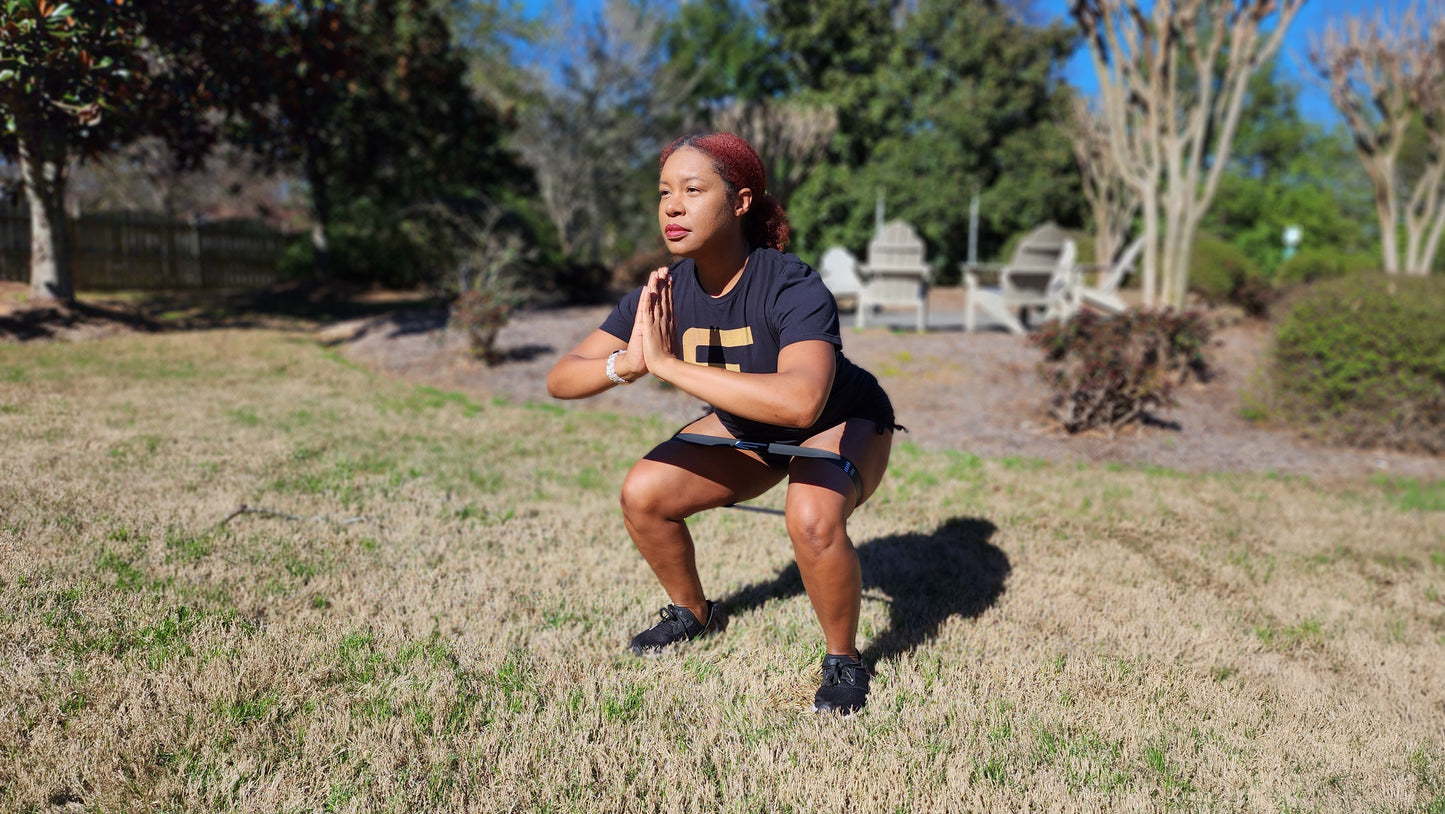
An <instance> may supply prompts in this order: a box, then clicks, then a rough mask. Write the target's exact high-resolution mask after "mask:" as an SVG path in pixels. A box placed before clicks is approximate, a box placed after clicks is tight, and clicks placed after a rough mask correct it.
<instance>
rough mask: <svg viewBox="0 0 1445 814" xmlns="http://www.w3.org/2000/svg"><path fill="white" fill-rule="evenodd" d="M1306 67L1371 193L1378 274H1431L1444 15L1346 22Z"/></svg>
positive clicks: (1439, 204) (1442, 195)
mask: <svg viewBox="0 0 1445 814" xmlns="http://www.w3.org/2000/svg"><path fill="white" fill-rule="evenodd" d="M1309 59H1310V63H1311V65H1313V67H1314V69H1315V70H1316V71H1317V72H1318V74H1319V75H1320V77H1321V78H1323V79H1324V80H1325V81H1326V82H1327V83H1328V84H1329V89H1330V100H1331V102H1333V104H1334V106H1335V108H1336V109H1338V110H1339V111H1340V113H1341V114H1343V116H1344V118H1345V122H1346V123H1347V124H1348V126H1349V129H1350V133H1351V135H1352V136H1353V137H1354V144H1355V151H1356V153H1357V154H1358V156H1359V160H1360V162H1361V164H1362V165H1363V166H1364V168H1365V172H1366V173H1367V174H1368V175H1369V178H1370V183H1371V186H1372V187H1373V188H1374V193H1375V211H1376V216H1377V218H1378V220H1379V224H1380V244H1381V251H1382V253H1383V262H1384V267H1385V271H1386V272H1387V273H1389V274H1398V273H1400V272H1402V271H1403V272H1404V273H1406V274H1414V275H1424V274H1428V273H1429V272H1430V268H1431V266H1432V264H1433V262H1434V258H1435V254H1436V252H1437V251H1438V250H1439V246H1440V238H1441V236H1442V233H1445V16H1442V15H1440V14H1439V13H1435V14H1432V15H1429V16H1422V15H1421V14H1420V13H1419V12H1418V11H1417V10H1415V9H1411V10H1409V11H1407V12H1405V13H1404V14H1402V15H1400V16H1399V17H1398V18H1397V19H1394V20H1391V21H1388V22H1387V21H1386V20H1385V18H1384V16H1383V15H1380V16H1377V17H1376V18H1375V19H1374V20H1371V21H1366V20H1363V19H1361V18H1358V17H1348V18H1346V19H1345V20H1344V21H1343V23H1342V24H1333V25H1331V26H1330V27H1329V28H1328V29H1326V32H1325V34H1324V35H1323V36H1322V37H1320V38H1318V39H1317V40H1316V41H1315V42H1314V43H1313V44H1312V46H1311V48H1310V52H1309ZM1412 141H1414V142H1416V144H1415V145H1413V146H1415V149H1414V150H1411V149H1409V147H1410V146H1412V144H1411V142H1412ZM1411 153H1413V155H1412V154H1411ZM1411 159H1413V160H1411ZM1402 229H1403V231H1404V245H1403V246H1401V245H1400V231H1401V230H1402Z"/></svg>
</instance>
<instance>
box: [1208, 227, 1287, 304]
mask: <svg viewBox="0 0 1445 814" xmlns="http://www.w3.org/2000/svg"><path fill="white" fill-rule="evenodd" d="M1189 290H1190V291H1193V292H1194V293H1196V294H1198V295H1200V296H1201V297H1203V298H1204V299H1205V300H1207V301H1208V302H1209V303H1210V304H1212V305H1222V304H1225V303H1230V304H1233V305H1238V306H1240V307H1242V308H1244V310H1245V311H1246V312H1248V313H1250V314H1251V315H1254V316H1258V315H1260V314H1263V313H1264V311H1265V310H1266V309H1267V308H1268V306H1269V303H1270V300H1271V299H1272V287H1271V286H1270V284H1269V281H1268V280H1266V279H1265V278H1264V276H1263V275H1262V274H1261V273H1260V270H1259V266H1257V265H1255V263H1254V261H1253V260H1252V259H1250V257H1249V255H1247V254H1245V253H1244V252H1243V251H1240V250H1239V249H1238V248H1236V247H1234V246H1232V245H1230V244H1229V243H1226V242H1225V241H1223V240H1221V239H1219V238H1217V237H1215V236H1213V235H1208V234H1203V235H1200V236H1199V238H1198V239H1197V240H1196V241H1195V242H1194V250H1193V252H1192V254H1191V257H1190V261H1189Z"/></svg>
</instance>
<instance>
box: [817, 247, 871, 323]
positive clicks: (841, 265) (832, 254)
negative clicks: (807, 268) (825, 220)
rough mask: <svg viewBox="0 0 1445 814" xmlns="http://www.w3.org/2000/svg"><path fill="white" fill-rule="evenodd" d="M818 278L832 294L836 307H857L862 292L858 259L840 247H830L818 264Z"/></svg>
mask: <svg viewBox="0 0 1445 814" xmlns="http://www.w3.org/2000/svg"><path fill="white" fill-rule="evenodd" d="M818 276H820V277H822V278H823V285H826V286H827V287H828V290H829V291H831V292H833V299H834V300H837V302H838V307H840V308H842V307H843V305H844V303H847V304H848V305H857V303H858V295H859V293H860V292H862V290H863V281H862V280H860V279H858V258H856V257H854V256H853V253H852V252H850V251H848V250H847V249H845V248H843V247H842V246H830V247H828V250H827V251H825V252H823V259H822V260H820V261H819V262H818Z"/></svg>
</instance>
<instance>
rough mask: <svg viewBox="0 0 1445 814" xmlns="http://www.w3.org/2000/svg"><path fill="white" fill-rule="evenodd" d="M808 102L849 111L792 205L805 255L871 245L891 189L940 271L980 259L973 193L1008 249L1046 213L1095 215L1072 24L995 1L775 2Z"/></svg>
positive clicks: (988, 242)
mask: <svg viewBox="0 0 1445 814" xmlns="http://www.w3.org/2000/svg"><path fill="white" fill-rule="evenodd" d="M766 19H767V20H768V24H769V26H770V27H771V29H772V31H773V36H775V37H776V38H777V40H778V41H779V42H781V43H782V44H783V46H784V48H785V50H786V51H787V52H788V53H789V54H790V55H791V57H790V60H789V63H788V64H789V66H790V70H791V71H792V75H793V77H794V81H795V83H796V84H797V86H798V87H799V89H800V90H799V91H798V93H797V94H796V98H797V99H799V100H802V101H805V102H807V103H808V104H812V105H818V106H827V107H829V108H831V109H833V110H835V111H836V115H837V120H838V129H837V132H836V133H835V135H834V137H833V138H832V140H831V142H830V144H829V146H828V153H827V155H828V160H827V161H826V162H824V164H823V165H822V166H820V167H818V168H817V170H816V171H815V172H813V173H812V174H811V175H810V176H809V178H808V179H807V180H806V181H805V182H804V183H803V185H802V186H801V187H800V188H799V189H798V191H797V192H796V193H794V194H793V196H792V197H791V199H790V200H789V206H788V214H789V216H790V218H792V220H793V223H794V225H795V226H796V232H797V234H798V238H799V239H798V245H799V250H800V251H803V252H805V253H806V252H810V251H814V252H816V251H821V249H822V248H823V247H825V246H827V245H829V244H840V245H843V246H848V247H850V248H852V249H853V250H855V251H859V250H861V249H863V247H864V245H865V244H866V243H867V241H868V238H869V236H870V235H871V234H872V233H873V231H874V228H875V222H874V221H875V212H876V203H877V200H878V197H879V195H880V193H881V195H882V196H883V198H884V200H885V208H886V217H889V218H894V217H897V218H902V219H905V220H908V221H910V222H911V223H913V224H915V226H916V227H917V228H918V230H919V232H920V234H922V235H923V236H924V238H925V239H926V240H927V241H928V244H929V247H930V256H931V257H933V258H934V259H935V262H936V263H937V264H938V266H937V267H938V269H939V272H940V275H939V279H940V280H947V279H950V278H954V279H956V275H957V271H956V269H957V264H958V263H959V262H961V261H963V260H965V259H967V247H968V223H967V218H968V211H969V199H970V197H971V196H972V194H973V192H974V190H975V189H977V190H978V191H979V193H980V197H981V199H982V201H983V222H982V231H983V234H982V235H981V238H982V239H981V241H980V242H981V243H982V244H983V246H984V247H985V249H986V250H996V249H997V248H998V247H999V246H1000V245H1001V244H1002V243H1003V242H1004V241H1005V240H1006V239H1007V238H1008V237H1009V236H1010V235H1012V234H1014V233H1017V232H1019V231H1022V230H1024V229H1027V228H1029V227H1031V226H1034V225H1037V224H1038V223H1039V222H1042V221H1045V220H1056V221H1060V222H1063V223H1069V224H1077V223H1081V222H1082V219H1083V215H1084V212H1083V209H1082V207H1081V206H1080V205H1079V203H1078V202H1079V199H1080V196H1079V195H1078V193H1077V188H1076V187H1073V186H1072V183H1073V182H1072V181H1066V182H1064V185H1063V186H1062V188H1061V182H1060V179H1061V178H1070V179H1072V178H1076V177H1077V174H1076V173H1075V172H1073V160H1072V156H1071V154H1070V148H1069V144H1068V140H1067V139H1066V138H1065V137H1064V135H1063V134H1062V132H1061V131H1060V129H1059V128H1058V126H1057V119H1058V117H1059V116H1060V115H1061V114H1062V112H1063V109H1064V104H1065V101H1066V99H1067V93H1066V90H1065V88H1064V87H1063V86H1062V85H1061V84H1060V83H1059V82H1058V81H1057V78H1058V68H1059V66H1060V65H1061V64H1062V61H1063V59H1064V58H1065V56H1066V55H1067V54H1068V52H1069V51H1070V49H1071V47H1072V40H1073V34H1072V33H1071V32H1070V31H1069V30H1068V29H1067V28H1066V27H1065V26H1062V25H1055V26H1049V27H1037V26H1032V25H1029V24H1027V23H1024V22H1022V21H1021V20H1019V19H1018V18H1017V16H1016V15H1015V13H1014V12H1013V10H1012V9H1011V8H1010V7H1009V6H1007V5H1005V4H1004V3H1000V2H994V1H993V0H969V1H968V2H964V3H958V2H954V1H951V0H920V2H918V3H916V4H905V3H894V2H866V3H856V2H843V0H832V2H823V3H804V2H792V1H791V0H784V1H782V2H775V3H771V4H769V6H768V11H767V14H766Z"/></svg>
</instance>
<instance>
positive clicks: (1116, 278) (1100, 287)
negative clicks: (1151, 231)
mask: <svg viewBox="0 0 1445 814" xmlns="http://www.w3.org/2000/svg"><path fill="white" fill-rule="evenodd" d="M1143 251H1144V238H1142V237H1141V238H1138V239H1136V240H1135V241H1134V242H1133V243H1130V244H1129V245H1128V246H1126V247H1124V251H1122V252H1120V253H1119V256H1118V257H1117V258H1116V259H1115V260H1114V262H1113V263H1110V264H1109V267H1108V268H1107V269H1105V270H1104V271H1103V273H1102V274H1100V275H1099V279H1098V282H1097V283H1095V284H1094V285H1093V286H1092V287H1090V286H1080V287H1079V293H1078V296H1079V304H1080V305H1082V306H1084V307H1086V308H1090V309H1092V310H1095V311H1099V312H1102V313H1105V314H1122V313H1123V312H1125V311H1127V310H1128V309H1129V304H1128V303H1126V302H1124V300H1123V299H1122V298H1121V297H1120V296H1119V288H1120V286H1122V285H1123V284H1124V280H1125V279H1127V278H1128V276H1129V274H1130V273H1131V272H1132V271H1133V270H1134V266H1136V265H1138V263H1139V255H1140V254H1142V253H1143Z"/></svg>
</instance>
